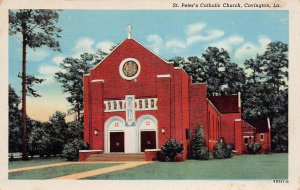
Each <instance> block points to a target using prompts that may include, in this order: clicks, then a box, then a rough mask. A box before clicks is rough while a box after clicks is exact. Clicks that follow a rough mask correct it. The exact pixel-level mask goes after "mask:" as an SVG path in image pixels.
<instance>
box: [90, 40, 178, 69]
mask: <svg viewBox="0 0 300 190" xmlns="http://www.w3.org/2000/svg"><path fill="white" fill-rule="evenodd" d="M132 43H136V44H139V45H140V46H141V47H143V48H144V49H146V50H147V51H149V52H150V53H151V54H153V55H154V56H156V57H157V58H158V59H160V60H162V61H163V62H165V63H167V64H174V63H173V62H172V61H166V60H164V59H163V58H161V57H160V56H158V55H157V54H156V53H154V52H153V51H152V50H150V49H149V48H147V47H145V46H144V45H143V44H141V43H140V42H138V41H137V40H136V39H134V38H126V39H124V40H123V41H122V42H121V43H119V44H118V45H117V46H116V47H115V48H114V49H113V50H112V51H111V52H110V53H109V54H108V55H107V56H106V57H104V59H102V60H101V61H100V62H99V63H98V64H96V65H95V66H94V67H93V68H91V70H93V69H95V68H96V67H98V66H99V65H100V64H101V63H102V62H105V61H106V59H107V58H109V57H110V56H111V54H113V53H114V52H115V51H116V50H117V49H118V48H119V47H120V46H123V45H125V46H130V44H132ZM128 44H129V45H128Z"/></svg>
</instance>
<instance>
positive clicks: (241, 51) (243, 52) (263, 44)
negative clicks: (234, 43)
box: [235, 36, 271, 61]
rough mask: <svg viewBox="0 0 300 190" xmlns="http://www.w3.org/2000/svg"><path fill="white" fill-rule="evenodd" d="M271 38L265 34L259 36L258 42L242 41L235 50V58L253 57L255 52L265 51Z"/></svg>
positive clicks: (241, 59)
mask: <svg viewBox="0 0 300 190" xmlns="http://www.w3.org/2000/svg"><path fill="white" fill-rule="evenodd" d="M270 42H271V39H270V38H269V37H266V36H261V37H259V39H258V44H254V43H252V42H246V43H244V44H243V45H242V46H241V47H240V48H238V49H237V50H236V52H235V57H236V59H237V60H240V61H244V60H245V59H249V58H254V57H255V56H256V55H257V54H262V53H264V52H265V51H266V49H267V46H268V44H269V43H270Z"/></svg>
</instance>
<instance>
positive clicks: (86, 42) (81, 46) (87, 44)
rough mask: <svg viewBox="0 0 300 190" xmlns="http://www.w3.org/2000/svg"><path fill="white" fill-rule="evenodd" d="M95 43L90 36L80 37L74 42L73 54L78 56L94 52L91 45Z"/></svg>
mask: <svg viewBox="0 0 300 190" xmlns="http://www.w3.org/2000/svg"><path fill="white" fill-rule="evenodd" d="M94 44H95V42H94V40H93V39H91V38H80V39H79V40H78V41H77V42H76V44H75V48H74V51H75V56H74V57H79V56H80V54H82V53H94V52H95V50H94V48H93V45H94Z"/></svg>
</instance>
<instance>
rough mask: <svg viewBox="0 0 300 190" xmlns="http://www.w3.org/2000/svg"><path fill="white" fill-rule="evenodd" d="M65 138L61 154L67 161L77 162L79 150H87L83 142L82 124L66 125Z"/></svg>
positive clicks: (75, 122) (73, 122) (72, 123)
mask: <svg viewBox="0 0 300 190" xmlns="http://www.w3.org/2000/svg"><path fill="white" fill-rule="evenodd" d="M66 137H67V140H66V143H65V145H64V148H63V152H62V153H63V155H64V157H65V158H66V159H68V160H77V159H78V157H79V150H83V149H86V148H87V146H86V145H85V143H84V141H83V124H82V123H80V122H77V121H72V122H70V123H68V128H67V132H66Z"/></svg>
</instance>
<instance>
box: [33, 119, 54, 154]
mask: <svg viewBox="0 0 300 190" xmlns="http://www.w3.org/2000/svg"><path fill="white" fill-rule="evenodd" d="M49 128H51V124H50V123H49V122H43V123H41V122H37V123H36V125H33V126H32V129H31V130H30V132H29V140H28V145H29V155H30V156H31V157H33V156H34V155H39V156H40V157H43V156H45V155H46V156H49V155H50V147H51V143H52V141H51V136H50V133H49Z"/></svg>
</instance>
